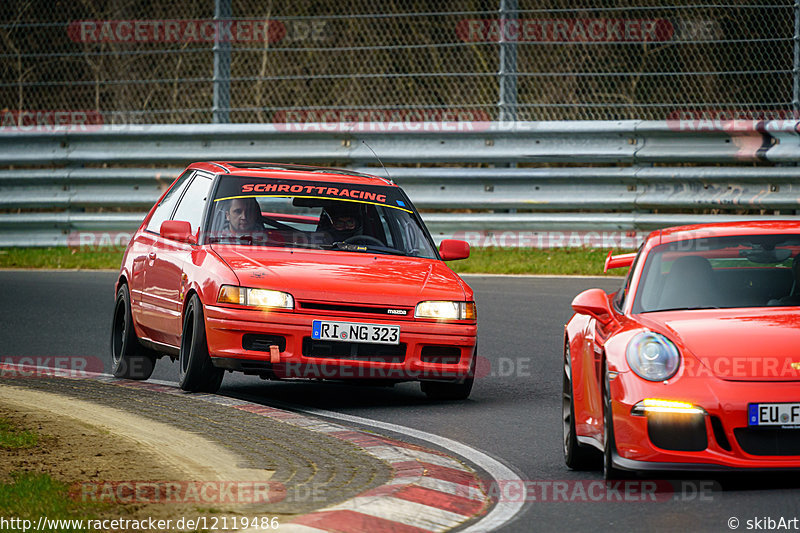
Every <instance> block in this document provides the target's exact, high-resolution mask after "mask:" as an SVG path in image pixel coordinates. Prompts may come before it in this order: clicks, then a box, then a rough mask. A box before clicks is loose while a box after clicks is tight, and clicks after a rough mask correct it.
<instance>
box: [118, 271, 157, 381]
mask: <svg viewBox="0 0 800 533" xmlns="http://www.w3.org/2000/svg"><path fill="white" fill-rule="evenodd" d="M156 359H157V357H156V355H155V353H154V352H152V351H151V350H148V349H147V348H145V347H144V346H142V345H141V344H139V339H138V338H137V337H136V331H135V330H134V328H133V318H132V317H131V296H130V293H129V292H128V286H127V285H126V284H124V283H123V284H121V285H120V287H119V289H118V290H117V299H116V301H115V303H114V318H113V321H112V323H111V373H112V374H113V375H114V377H117V378H124V379H147V378H149V377H150V376H151V375H152V374H153V369H154V368H155V366H156Z"/></svg>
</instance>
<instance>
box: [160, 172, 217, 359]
mask: <svg viewBox="0 0 800 533" xmlns="http://www.w3.org/2000/svg"><path fill="white" fill-rule="evenodd" d="M211 183H212V176H210V175H208V174H205V173H203V172H197V173H196V174H195V175H194V177H193V178H192V180H191V182H190V183H189V184H188V186H187V187H186V190H185V191H184V192H183V194H182V195H181V197H180V199H179V200H178V204H177V206H176V208H175V212H174V213H173V214H172V216H171V220H184V221H188V222H189V223H190V224H191V226H192V233H193V234H194V235H195V236H197V235H198V230H199V227H200V221H201V219H202V216H203V211H204V208H205V203H206V200H207V198H208V193H209V190H210V188H211ZM194 246H196V245H194V244H190V243H186V242H180V241H176V240H173V239H168V238H166V237H163V236H162V235H160V232H159V234H157V235H154V237H153V245H152V248H151V250H150V252H149V253H148V261H149V263H148V268H147V276H146V280H147V289H146V291H145V298H146V302H147V305H148V307H149V309H150V313H148V314H147V321H148V322H147V323H145V324H144V325H145V326H146V327H147V328H148V329H149V330H150V331H151V333H152V337H151V340H153V341H155V342H158V343H162V344H167V345H169V346H180V337H181V330H182V323H181V315H182V310H183V287H184V281H185V280H184V276H183V265H184V263H185V262H186V261H187V260H188V259H189V256H190V255H191V251H192V248H193V247H194Z"/></svg>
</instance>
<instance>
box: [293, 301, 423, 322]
mask: <svg viewBox="0 0 800 533" xmlns="http://www.w3.org/2000/svg"><path fill="white" fill-rule="evenodd" d="M298 305H299V307H300V309H311V310H314V311H332V312H334V313H358V314H363V315H378V316H386V317H392V318H398V319H400V318H411V317H413V316H414V311H413V310H409V309H403V308H402V307H391V308H390V307H369V306H365V305H348V304H329V303H320V302H298ZM390 309H391V310H392V311H398V313H390V312H389V310H390ZM402 311H405V314H402Z"/></svg>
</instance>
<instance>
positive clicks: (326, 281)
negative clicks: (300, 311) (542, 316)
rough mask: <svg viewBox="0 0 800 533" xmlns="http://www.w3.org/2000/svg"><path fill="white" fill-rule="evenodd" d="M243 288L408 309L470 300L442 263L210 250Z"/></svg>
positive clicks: (377, 256)
mask: <svg viewBox="0 0 800 533" xmlns="http://www.w3.org/2000/svg"><path fill="white" fill-rule="evenodd" d="M213 249H214V251H215V252H216V253H217V254H218V255H219V256H220V257H221V258H222V259H223V260H224V261H225V262H226V263H227V264H228V266H230V267H231V269H232V270H233V271H234V273H235V274H236V276H237V277H238V278H239V282H240V284H241V285H242V286H244V287H259V288H269V289H277V290H282V291H286V292H288V293H290V294H292V296H294V298H295V299H297V300H307V301H318V302H341V303H359V304H373V305H387V306H398V307H403V306H407V307H413V306H415V305H416V304H417V303H419V302H420V301H423V300H459V301H463V300H464V299H465V298H468V299H470V300H471V299H472V291H471V290H470V289H469V287H467V286H466V284H465V283H464V282H463V281H462V280H461V278H460V277H458V275H456V274H455V273H454V272H453V271H452V270H450V269H449V268H447V266H446V265H444V263H442V262H441V261H439V260H435V259H421V258H410V257H403V256H394V255H385V254H367V253H359V252H341V251H318V250H305V249H291V250H290V249H286V248H284V249H268V248H255V247H254V248H245V247H241V246H225V245H214V246H213Z"/></svg>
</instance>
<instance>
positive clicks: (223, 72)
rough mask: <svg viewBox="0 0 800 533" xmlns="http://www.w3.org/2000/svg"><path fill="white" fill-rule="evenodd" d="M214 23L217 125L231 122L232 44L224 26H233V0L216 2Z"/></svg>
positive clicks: (214, 111)
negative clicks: (223, 28)
mask: <svg viewBox="0 0 800 533" xmlns="http://www.w3.org/2000/svg"><path fill="white" fill-rule="evenodd" d="M214 21H215V22H216V25H217V28H216V29H217V31H216V38H215V39H214V96H213V102H212V107H211V117H212V118H211V120H212V122H214V123H215V124H221V123H228V122H230V121H231V116H230V107H231V42H230V39H228V38H227V35H229V34H230V32H223V31H222V26H223V25H230V24H231V0H214Z"/></svg>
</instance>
